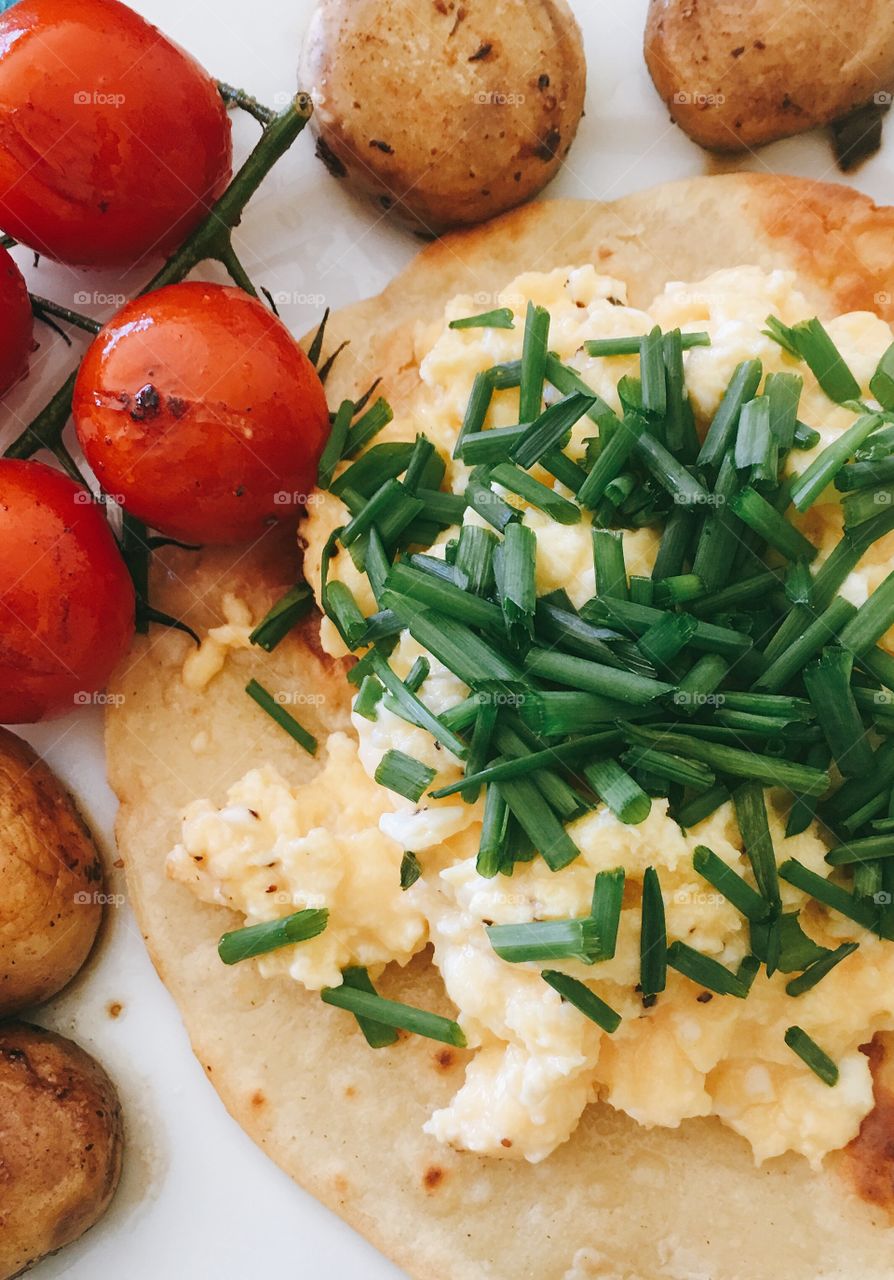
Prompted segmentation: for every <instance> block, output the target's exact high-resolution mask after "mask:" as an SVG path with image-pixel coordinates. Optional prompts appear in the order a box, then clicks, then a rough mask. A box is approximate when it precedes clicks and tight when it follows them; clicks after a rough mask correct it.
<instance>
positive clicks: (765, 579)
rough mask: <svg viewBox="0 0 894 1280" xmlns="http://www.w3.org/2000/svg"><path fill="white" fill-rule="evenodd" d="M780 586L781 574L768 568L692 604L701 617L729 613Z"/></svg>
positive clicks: (693, 610) (799, 564)
mask: <svg viewBox="0 0 894 1280" xmlns="http://www.w3.org/2000/svg"><path fill="white" fill-rule="evenodd" d="M803 563H804V562H803V561H798V562H797V565H798V566H799V567H800V566H802V565H803ZM778 586H779V576H778V574H776V573H775V572H774V571H773V570H772V569H767V570H766V571H765V572H763V573H755V574H753V575H752V576H751V577H750V578H743V579H742V580H741V582H733V583H730V585H729V586H728V587H724V588H723V589H722V590H720V591H714V592H712V593H711V594H710V595H707V596H702V597H701V599H699V600H696V601H694V602H693V604H692V605H691V606H690V607H691V609H692V612H693V613H696V614H698V615H699V616H700V617H701V616H704V615H710V614H713V613H729V612H731V611H732V610H733V609H738V608H739V607H740V606H741V605H744V604H748V603H750V602H751V601H752V600H758V599H761V598H763V597H766V595H767V592H768V591H774V590H775V589H776V588H777V587H778Z"/></svg>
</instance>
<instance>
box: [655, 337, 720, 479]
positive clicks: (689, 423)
mask: <svg viewBox="0 0 894 1280" xmlns="http://www.w3.org/2000/svg"><path fill="white" fill-rule="evenodd" d="M692 336H693V335H692V334H683V333H681V332H680V330H679V329H672V330H671V332H670V333H666V334H665V335H664V337H663V338H662V340H661V348H662V351H661V354H662V361H663V364H664V376H665V381H666V383H667V408H666V411H665V420H664V441H665V444H666V445H667V447H668V449H670V451H671V453H672V454H673V455H674V457H676V458H679V459H680V461H681V462H694V461H695V459H696V457H697V455H698V451H699V441H698V436H697V435H696V431H695V418H694V416H693V413H692V406H691V404H690V403H689V397H688V396H687V394H686V374H685V370H684V367H683V352H684V351H685V350H686V348H687V345H690V346H691V345H693V344H692V343H689V344H687V342H686V339H687V338H691V337H692ZM696 345H702V344H696ZM707 345H709V346H710V339H709V340H708V344H707Z"/></svg>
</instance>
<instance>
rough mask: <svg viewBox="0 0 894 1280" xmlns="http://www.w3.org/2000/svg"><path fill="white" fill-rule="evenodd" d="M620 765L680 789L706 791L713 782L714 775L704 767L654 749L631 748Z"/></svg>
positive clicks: (622, 757)
mask: <svg viewBox="0 0 894 1280" xmlns="http://www.w3.org/2000/svg"><path fill="white" fill-rule="evenodd" d="M621 763H622V764H623V765H624V766H625V767H626V768H628V769H632V770H634V771H635V772H636V771H638V772H640V773H648V774H650V775H654V777H656V778H661V779H662V780H663V781H665V782H676V783H678V784H679V785H680V786H681V787H694V788H695V789H696V790H698V791H707V790H708V789H709V788H710V787H713V785H714V782H715V778H714V774H713V773H712V772H711V770H710V769H709V768H708V767H707V766H706V765H703V764H698V763H696V762H695V761H693V760H684V759H683V758H682V757H681V756H674V755H670V754H668V752H666V751H657V750H656V749H655V748H654V747H633V748H632V749H631V750H630V751H627V752H625V753H624V755H622V756H621Z"/></svg>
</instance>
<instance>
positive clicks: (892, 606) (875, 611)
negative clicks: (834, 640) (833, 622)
mask: <svg viewBox="0 0 894 1280" xmlns="http://www.w3.org/2000/svg"><path fill="white" fill-rule="evenodd" d="M892 624H894V572H892V573H889V574H888V576H887V578H885V580H884V582H883V583H881V585H880V586H878V587H876V589H875V591H873V593H872V595H871V596H870V597H869V599H868V600H867V601H866V603H865V604H862V605H860V608H859V609H858V610H857V612H856V614H855V615H854V616H853V617H852V618H851V620H850V622H848V623H847V625H846V626H845V627H843V628H842V630H841V632H840V633H839V638H840V640H841V643H842V645H843V646H844V647H845V648H846V649H850V651H851V652H852V653H854V654H856V655H858V656H860V655H862V654H864V653H865V652H866V650H867V649H871V648H872V646H873V645H874V644H876V642H877V641H879V640H880V639H881V638H882V636H883V635H884V634H885V632H886V631H887V630H888V629H889V627H890V626H891V625H892Z"/></svg>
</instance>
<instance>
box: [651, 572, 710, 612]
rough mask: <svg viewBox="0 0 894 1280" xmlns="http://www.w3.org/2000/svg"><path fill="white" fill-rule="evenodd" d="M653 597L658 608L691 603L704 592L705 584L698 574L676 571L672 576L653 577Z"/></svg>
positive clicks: (698, 598)
mask: <svg viewBox="0 0 894 1280" xmlns="http://www.w3.org/2000/svg"><path fill="white" fill-rule="evenodd" d="M653 581H654V582H655V594H654V599H655V603H656V605H658V606H659V607H660V608H669V607H671V608H672V607H675V606H678V605H684V604H691V603H692V602H693V601H695V600H700V599H701V598H702V596H704V594H705V584H704V583H703V582H702V580H701V578H700V577H699V576H698V574H695V573H678V574H675V575H674V576H673V577H672V578H655V577H654V574H653Z"/></svg>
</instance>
